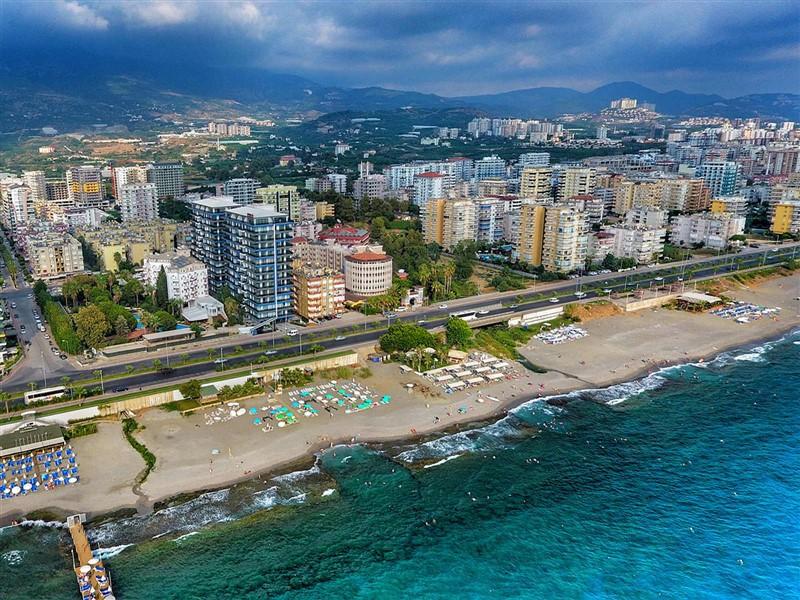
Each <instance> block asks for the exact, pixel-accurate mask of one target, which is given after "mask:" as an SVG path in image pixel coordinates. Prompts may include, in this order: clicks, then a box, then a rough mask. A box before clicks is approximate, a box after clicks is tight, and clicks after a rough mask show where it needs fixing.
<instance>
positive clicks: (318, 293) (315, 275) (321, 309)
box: [292, 264, 345, 321]
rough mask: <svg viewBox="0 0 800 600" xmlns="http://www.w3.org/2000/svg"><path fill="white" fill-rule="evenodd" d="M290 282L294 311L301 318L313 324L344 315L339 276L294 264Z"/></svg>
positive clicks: (342, 293)
mask: <svg viewBox="0 0 800 600" xmlns="http://www.w3.org/2000/svg"><path fill="white" fill-rule="evenodd" d="M292 279H293V286H292V293H293V300H294V311H295V312H296V313H297V314H298V315H300V316H301V317H304V318H306V319H309V320H313V321H317V320H319V319H326V318H331V317H334V316H336V315H337V314H339V313H342V312H344V299H345V291H344V288H345V276H344V274H343V273H340V272H338V271H334V270H331V269H323V268H314V267H308V266H300V265H298V264H296V266H295V267H294V268H293V269H292Z"/></svg>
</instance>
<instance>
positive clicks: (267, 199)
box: [256, 183, 300, 221]
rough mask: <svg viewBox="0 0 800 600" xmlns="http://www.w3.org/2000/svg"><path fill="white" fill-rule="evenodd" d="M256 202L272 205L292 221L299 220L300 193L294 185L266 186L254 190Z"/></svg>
mask: <svg viewBox="0 0 800 600" xmlns="http://www.w3.org/2000/svg"><path fill="white" fill-rule="evenodd" d="M256 202H260V203H262V204H272V205H273V206H274V207H275V209H276V210H277V211H278V212H282V213H284V214H286V215H289V219H291V220H293V221H299V220H300V192H298V191H297V186H296V185H281V184H277V183H276V184H273V185H268V186H265V187H262V188H258V189H257V190H256Z"/></svg>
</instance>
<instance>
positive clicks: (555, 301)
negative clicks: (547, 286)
mask: <svg viewBox="0 0 800 600" xmlns="http://www.w3.org/2000/svg"><path fill="white" fill-rule="evenodd" d="M548 302H550V304H557V303H558V298H556V297H553V298H550V300H548Z"/></svg>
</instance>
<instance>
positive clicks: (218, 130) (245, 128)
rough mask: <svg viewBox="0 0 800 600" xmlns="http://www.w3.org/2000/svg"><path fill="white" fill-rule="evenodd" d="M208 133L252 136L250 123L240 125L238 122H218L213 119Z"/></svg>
mask: <svg viewBox="0 0 800 600" xmlns="http://www.w3.org/2000/svg"><path fill="white" fill-rule="evenodd" d="M208 133H210V134H212V135H221V136H226V137H228V136H230V137H232V136H235V135H243V136H245V137H250V125H239V124H238V123H216V122H214V121H212V122H211V123H209V124H208Z"/></svg>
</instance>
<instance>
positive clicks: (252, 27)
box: [0, 0, 800, 96]
mask: <svg viewBox="0 0 800 600" xmlns="http://www.w3.org/2000/svg"><path fill="white" fill-rule="evenodd" d="M0 51H2V52H3V53H12V52H13V53H20V54H24V53H30V54H31V55H35V56H47V54H48V53H53V54H55V53H57V54H58V55H59V56H62V57H63V56H70V55H71V54H75V56H76V57H77V56H79V55H84V56H85V55H86V54H87V53H88V54H90V55H92V56H98V55H102V56H104V57H107V58H109V59H112V60H113V59H132V58H144V59H147V60H157V61H159V62H169V63H174V64H175V65H176V68H180V66H181V65H184V66H192V67H203V66H206V65H210V66H215V67H228V68H235V67H237V66H248V67H259V68H264V69H268V70H270V71H274V72H281V73H291V74H296V75H302V76H305V77H308V78H310V79H313V80H314V81H317V82H319V83H323V84H334V85H346V86H367V85H380V86H384V87H393V88H400V89H413V90H419V91H427V92H435V93H438V94H442V95H465V94H478V93H490V92H498V91H506V90H511V89H518V88H524V87H535V86H542V85H548V86H567V87H572V88H575V89H579V90H582V91H586V90H590V89H593V88H594V87H597V86H599V85H602V84H604V83H608V82H612V81H622V80H632V81H637V82H639V83H642V84H644V85H648V86H650V87H653V88H655V89H657V90H659V91H667V90H669V89H682V90H684V91H689V92H714V93H719V94H722V95H725V96H735V95H742V94H748V93H757V92H799V91H800V67H799V65H800V2H798V1H797V0H788V1H758V0H750V1H747V2H737V1H735V0H716V1H704V0H695V1H691V2H684V1H672V2H671V1H668V0H661V1H651V2H639V1H628V2H600V1H597V2H590V1H583V2H562V1H545V2H534V1H530V2H518V1H506V0H502V1H495V2H477V1H475V2H457V1H446V0H441V1H433V0H432V1H428V2H414V1H399V0H397V1H392V2H389V1H377V0H376V1H358V2H355V1H350V2H348V1H344V0H330V1H317V2H303V1H297V2H291V1H288V0H287V1H275V2H271V1H268V2H262V1H257V0H244V1H237V0H231V1H227V2H226V1H217V0H186V1H178V0H102V1H92V0H22V1H16V0H0Z"/></svg>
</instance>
